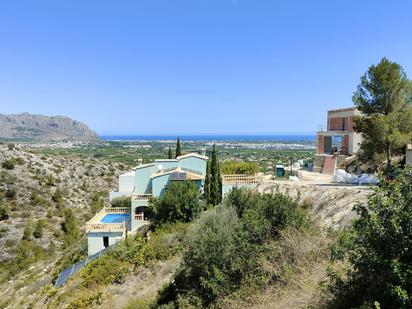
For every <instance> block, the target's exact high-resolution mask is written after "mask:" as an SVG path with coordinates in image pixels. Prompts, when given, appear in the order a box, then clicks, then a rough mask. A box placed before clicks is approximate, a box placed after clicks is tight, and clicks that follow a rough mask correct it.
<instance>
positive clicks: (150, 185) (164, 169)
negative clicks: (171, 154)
mask: <svg viewBox="0 0 412 309" xmlns="http://www.w3.org/2000/svg"><path fill="white" fill-rule="evenodd" d="M207 160H208V157H206V156H203V155H199V154H197V153H190V154H186V155H183V156H179V157H177V158H176V159H160V160H155V161H154V162H152V163H149V164H141V165H139V166H137V167H135V168H134V169H133V170H131V171H129V172H127V173H124V174H122V175H120V176H119V191H115V192H110V196H109V198H110V201H112V200H113V199H114V198H118V197H131V206H130V207H127V208H120V207H107V208H104V209H103V210H101V211H100V212H99V213H97V214H96V215H95V216H94V217H93V218H92V219H91V220H90V221H89V222H88V223H87V226H86V232H87V239H88V254H89V255H93V254H95V253H97V252H99V251H101V250H103V249H104V248H106V247H108V246H110V245H112V244H114V243H116V242H117V241H119V240H121V239H122V238H123V237H125V235H126V234H127V233H128V232H134V231H136V230H137V229H138V228H140V227H142V226H144V225H147V224H148V223H149V221H148V218H147V217H146V215H145V211H146V210H147V207H148V206H149V200H150V198H152V197H160V196H162V195H163V194H164V192H165V190H166V187H167V185H168V184H169V183H170V182H172V181H192V182H193V183H195V184H196V185H197V187H198V188H199V190H203V186H204V180H205V176H206V162H207Z"/></svg>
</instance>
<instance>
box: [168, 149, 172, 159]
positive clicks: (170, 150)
mask: <svg viewBox="0 0 412 309" xmlns="http://www.w3.org/2000/svg"><path fill="white" fill-rule="evenodd" d="M167 158H168V159H172V149H170V147H169V152H168V154H167Z"/></svg>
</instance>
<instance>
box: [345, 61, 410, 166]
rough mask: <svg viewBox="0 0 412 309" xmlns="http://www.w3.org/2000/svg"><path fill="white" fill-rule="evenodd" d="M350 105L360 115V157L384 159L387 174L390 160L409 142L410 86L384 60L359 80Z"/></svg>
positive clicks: (397, 67)
mask: <svg viewBox="0 0 412 309" xmlns="http://www.w3.org/2000/svg"><path fill="white" fill-rule="evenodd" d="M353 101H354V103H355V105H356V107H357V108H358V109H359V110H360V111H361V112H362V115H360V116H357V117H355V119H354V120H355V124H356V126H355V129H356V131H357V132H360V133H362V137H363V141H362V144H361V150H362V153H361V155H362V157H363V158H364V159H365V161H371V160H376V159H377V160H378V161H380V157H384V158H385V159H386V164H387V171H388V172H389V171H390V170H391V166H392V164H391V160H392V156H394V155H397V154H402V153H403V147H405V145H406V144H407V143H410V142H411V140H412V82H411V81H409V80H408V78H407V76H406V73H405V72H404V70H403V69H402V67H401V66H400V65H399V64H397V63H395V62H391V61H389V60H388V59H386V58H383V59H382V60H381V62H380V63H379V64H377V65H372V66H371V67H370V68H369V69H368V71H367V73H366V74H365V75H364V76H362V78H361V83H360V85H359V86H358V88H357V91H356V92H355V94H354V96H353Z"/></svg>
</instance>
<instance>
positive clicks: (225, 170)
mask: <svg viewBox="0 0 412 309" xmlns="http://www.w3.org/2000/svg"><path fill="white" fill-rule="evenodd" d="M258 171H259V166H258V165H257V163H255V162H242V161H236V160H225V161H223V162H222V164H221V174H223V175H232V174H247V175H253V174H256V173H257V172H258Z"/></svg>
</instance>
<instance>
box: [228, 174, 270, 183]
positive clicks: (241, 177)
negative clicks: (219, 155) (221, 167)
mask: <svg viewBox="0 0 412 309" xmlns="http://www.w3.org/2000/svg"><path fill="white" fill-rule="evenodd" d="M262 182H263V177H262V176H258V175H246V174H234V175H222V183H223V184H259V183H262Z"/></svg>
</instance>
